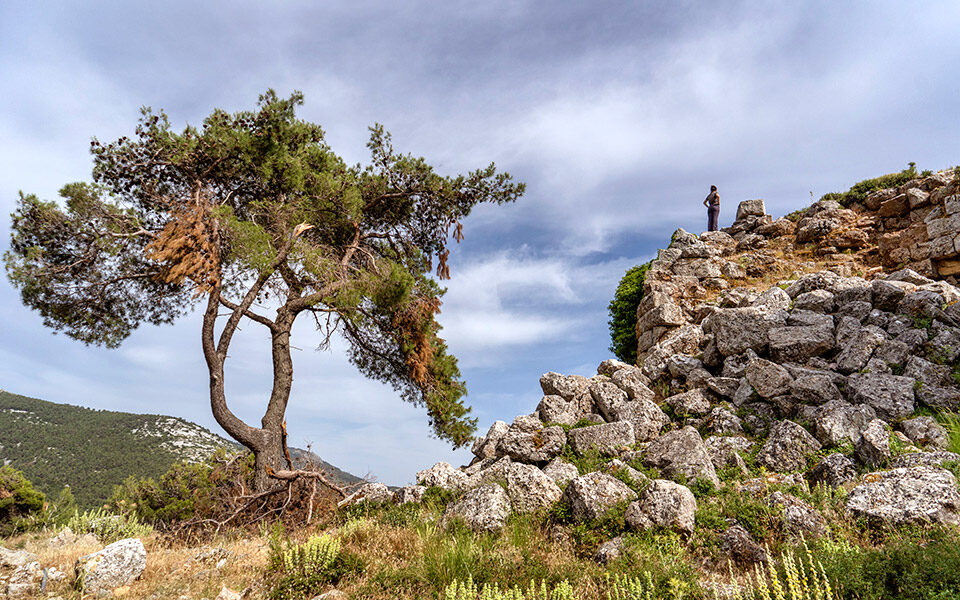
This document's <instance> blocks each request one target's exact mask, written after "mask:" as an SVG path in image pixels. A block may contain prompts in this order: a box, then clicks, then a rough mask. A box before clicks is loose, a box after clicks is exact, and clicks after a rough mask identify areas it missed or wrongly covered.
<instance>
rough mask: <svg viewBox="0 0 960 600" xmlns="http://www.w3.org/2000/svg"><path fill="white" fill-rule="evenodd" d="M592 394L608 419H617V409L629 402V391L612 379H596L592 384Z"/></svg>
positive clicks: (599, 408) (602, 413)
mask: <svg viewBox="0 0 960 600" xmlns="http://www.w3.org/2000/svg"><path fill="white" fill-rule="evenodd" d="M590 395H591V396H593V401H594V403H595V404H596V406H597V409H598V410H599V411H600V414H601V415H603V417H604V418H605V419H606V420H608V421H613V420H615V419H616V415H617V411H618V410H619V409H620V408H621V407H622V406H623V405H625V404H626V403H627V401H628V400H629V397H628V396H627V393H626V392H625V391H623V390H621V389H620V388H619V387H617V385H616V384H614V383H613V382H612V381H595V382H593V383H592V384H591V385H590Z"/></svg>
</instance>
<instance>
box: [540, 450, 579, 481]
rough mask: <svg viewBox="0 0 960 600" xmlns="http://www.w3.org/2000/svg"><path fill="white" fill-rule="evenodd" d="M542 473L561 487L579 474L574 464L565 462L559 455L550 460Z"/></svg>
mask: <svg viewBox="0 0 960 600" xmlns="http://www.w3.org/2000/svg"><path fill="white" fill-rule="evenodd" d="M543 474H544V475H546V476H547V477H549V478H550V479H552V480H553V482H554V483H556V484H557V485H558V486H561V487H562V486H565V485H567V483H569V482H570V480H572V479H576V478H577V477H579V476H580V472H579V471H578V470H577V468H576V467H575V466H573V465H571V464H570V463H568V462H565V461H564V460H562V459H561V458H560V457H557V458H555V459H553V460H551V461H550V462H549V463H548V464H547V466H545V467H544V468H543Z"/></svg>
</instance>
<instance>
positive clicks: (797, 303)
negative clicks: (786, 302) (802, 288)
mask: <svg viewBox="0 0 960 600" xmlns="http://www.w3.org/2000/svg"><path fill="white" fill-rule="evenodd" d="M836 306H837V301H836V300H835V299H834V296H833V293H832V292H828V291H827V290H812V291H809V292H804V293H802V294H798V295H797V297H796V298H794V299H793V310H794V312H796V311H798V310H809V311H812V312H816V313H832V312H833V311H834V309H835V308H836Z"/></svg>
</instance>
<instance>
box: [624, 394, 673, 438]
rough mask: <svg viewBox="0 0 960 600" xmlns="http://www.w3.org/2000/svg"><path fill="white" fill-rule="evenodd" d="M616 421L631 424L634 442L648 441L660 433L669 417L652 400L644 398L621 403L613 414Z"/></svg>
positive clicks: (668, 421)
mask: <svg viewBox="0 0 960 600" xmlns="http://www.w3.org/2000/svg"><path fill="white" fill-rule="evenodd" d="M614 419H615V420H616V421H626V422H628V423H630V424H631V425H633V435H634V438H635V441H636V442H648V441H650V440H652V439H653V438H655V437H657V436H658V435H660V430H661V429H663V427H664V426H665V425H667V424H668V423H670V417H668V416H667V414H666V413H665V412H663V410H661V409H660V407H659V406H657V404H656V403H655V402H654V401H653V400H648V399H646V398H641V399H637V400H633V401H630V402H627V403H625V404H623V405H621V406H620V407H619V408H618V409H617V411H616V413H615V414H614Z"/></svg>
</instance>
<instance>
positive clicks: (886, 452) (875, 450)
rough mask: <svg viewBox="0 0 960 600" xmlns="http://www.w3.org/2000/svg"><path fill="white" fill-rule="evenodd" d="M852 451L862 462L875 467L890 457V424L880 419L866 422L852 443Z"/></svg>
mask: <svg viewBox="0 0 960 600" xmlns="http://www.w3.org/2000/svg"><path fill="white" fill-rule="evenodd" d="M854 453H855V454H856V456H857V460H859V461H860V462H861V463H862V464H864V465H866V466H869V467H876V466H878V465H881V464H883V463H884V462H886V461H887V459H889V458H890V456H891V453H890V426H889V425H887V424H886V422H884V421H881V420H880V419H874V420H872V421H870V422H869V423H867V425H866V427H864V428H863V430H862V431H861V432H860V439H859V440H858V441H857V443H856V444H855V445H854Z"/></svg>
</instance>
